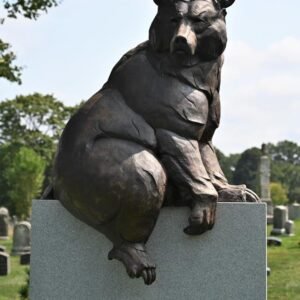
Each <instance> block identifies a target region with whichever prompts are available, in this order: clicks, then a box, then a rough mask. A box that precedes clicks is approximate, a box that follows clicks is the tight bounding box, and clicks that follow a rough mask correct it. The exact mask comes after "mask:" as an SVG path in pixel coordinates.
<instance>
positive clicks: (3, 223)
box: [0, 207, 9, 240]
mask: <svg viewBox="0 0 300 300" xmlns="http://www.w3.org/2000/svg"><path fill="white" fill-rule="evenodd" d="M8 227H9V213H8V209H7V208H5V207H0V240H7V239H8Z"/></svg>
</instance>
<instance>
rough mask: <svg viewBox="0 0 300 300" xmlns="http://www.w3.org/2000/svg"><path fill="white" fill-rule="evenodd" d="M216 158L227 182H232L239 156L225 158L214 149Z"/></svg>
mask: <svg viewBox="0 0 300 300" xmlns="http://www.w3.org/2000/svg"><path fill="white" fill-rule="evenodd" d="M216 153H217V157H218V160H219V163H220V166H221V168H222V170H223V172H224V174H225V176H226V178H227V180H228V182H232V181H233V173H234V171H235V169H236V165H237V162H238V160H239V159H240V157H241V155H240V154H230V155H228V156H226V155H225V154H224V153H223V152H221V151H220V150H219V149H216Z"/></svg>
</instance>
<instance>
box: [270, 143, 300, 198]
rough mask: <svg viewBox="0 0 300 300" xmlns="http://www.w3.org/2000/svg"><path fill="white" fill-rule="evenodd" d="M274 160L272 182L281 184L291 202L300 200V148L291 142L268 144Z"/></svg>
mask: <svg viewBox="0 0 300 300" xmlns="http://www.w3.org/2000/svg"><path fill="white" fill-rule="evenodd" d="M268 149H269V153H270V157H271V160H272V167H271V181H273V182H280V183H281V184H282V185H283V186H284V187H285V188H286V190H287V192H288V198H289V199H290V202H294V201H299V200H300V197H299V196H300V190H299V187H300V147H299V146H298V145H297V144H296V143H293V142H290V141H282V142H279V143H278V144H276V145H273V144H268Z"/></svg>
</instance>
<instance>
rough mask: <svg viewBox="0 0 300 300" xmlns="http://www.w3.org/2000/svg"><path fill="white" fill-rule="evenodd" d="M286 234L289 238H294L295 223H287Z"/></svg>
mask: <svg viewBox="0 0 300 300" xmlns="http://www.w3.org/2000/svg"><path fill="white" fill-rule="evenodd" d="M285 233H286V234H287V235H288V236H294V235H295V230H294V221H291V220H288V221H287V222H286V223H285Z"/></svg>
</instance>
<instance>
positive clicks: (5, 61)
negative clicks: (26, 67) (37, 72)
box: [0, 0, 58, 84]
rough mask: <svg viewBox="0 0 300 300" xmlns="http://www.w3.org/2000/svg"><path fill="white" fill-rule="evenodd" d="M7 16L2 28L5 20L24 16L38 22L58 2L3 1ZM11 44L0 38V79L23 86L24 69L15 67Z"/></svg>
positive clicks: (1, 22)
mask: <svg viewBox="0 0 300 300" xmlns="http://www.w3.org/2000/svg"><path fill="white" fill-rule="evenodd" d="M2 3H3V8H4V11H5V12H6V16H4V18H2V19H0V26H3V24H4V23H5V18H17V17H19V16H23V17H25V18H27V19H33V20H36V19H37V18H38V17H39V16H40V14H41V13H43V12H47V11H48V9H49V8H51V7H53V6H56V5H57V4H58V1H56V0H2ZM10 49H11V46H10V44H9V43H7V42H5V41H3V40H2V39H1V38H0V78H4V79H7V80H9V81H11V82H17V83H19V84H21V70H22V68H21V67H19V66H16V65H14V63H15V59H16V55H15V54H14V52H13V51H11V50H10Z"/></svg>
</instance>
